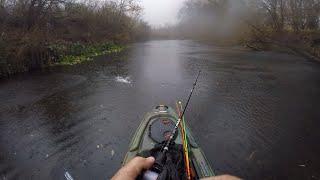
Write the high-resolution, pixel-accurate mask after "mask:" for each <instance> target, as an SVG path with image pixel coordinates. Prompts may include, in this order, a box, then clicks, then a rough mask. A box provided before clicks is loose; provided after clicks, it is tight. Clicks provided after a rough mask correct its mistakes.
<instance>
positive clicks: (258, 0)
mask: <svg viewBox="0 0 320 180" xmlns="http://www.w3.org/2000/svg"><path fill="white" fill-rule="evenodd" d="M179 20H180V21H179V24H178V25H175V26H167V27H162V28H160V29H156V30H154V31H153V35H154V36H155V37H158V38H173V37H174V38H188V39H189V38H192V39H200V40H211V41H215V42H220V43H239V42H241V43H243V44H247V45H248V46H250V47H253V48H256V49H259V48H260V47H259V46H261V45H263V44H268V43H274V44H279V45H281V44H287V45H290V44H295V45H300V46H301V47H304V48H306V49H307V50H308V51H309V52H312V53H313V54H315V55H317V56H319V57H320V54H319V47H320V29H319V28H320V0H187V1H186V2H185V3H184V5H183V7H182V8H181V10H180V13H179ZM261 48H264V47H261Z"/></svg>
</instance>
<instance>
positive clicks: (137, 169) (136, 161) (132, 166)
mask: <svg viewBox="0 0 320 180" xmlns="http://www.w3.org/2000/svg"><path fill="white" fill-rule="evenodd" d="M154 161H155V159H154V157H148V158H143V157H135V158H133V159H132V160H131V161H130V162H129V163H128V164H127V165H126V166H127V167H126V168H128V169H129V170H130V174H131V175H132V176H135V177H136V176H138V175H139V174H140V173H141V171H143V170H146V169H150V168H151V167H152V165H153V163H154Z"/></svg>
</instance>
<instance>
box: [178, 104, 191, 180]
mask: <svg viewBox="0 0 320 180" xmlns="http://www.w3.org/2000/svg"><path fill="white" fill-rule="evenodd" d="M176 106H177V112H178V115H179V116H180V115H181V111H182V103H181V101H179V102H177V103H176ZM179 127H180V134H181V139H182V145H183V155H184V162H185V172H186V177H187V179H188V180H190V179H191V169H190V161H189V148H188V147H189V146H188V136H187V130H186V125H185V119H184V117H182V121H181V123H180V125H179Z"/></svg>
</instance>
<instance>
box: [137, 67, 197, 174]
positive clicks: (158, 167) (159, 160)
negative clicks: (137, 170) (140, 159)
mask: <svg viewBox="0 0 320 180" xmlns="http://www.w3.org/2000/svg"><path fill="white" fill-rule="evenodd" d="M200 73H201V70H199V72H198V75H197V77H196V79H195V81H194V83H193V86H192V89H191V91H190V94H189V96H188V99H187V101H186V105H185V106H184V108H183V111H182V113H181V114H180V115H179V118H178V120H177V122H176V124H175V126H174V128H173V130H172V132H171V134H170V137H169V139H168V140H167V141H166V142H165V143H164V145H163V147H162V148H161V151H160V153H159V154H158V155H157V157H155V159H156V160H155V162H154V164H153V166H152V167H151V169H150V170H147V171H146V172H145V173H144V174H143V179H144V180H156V179H157V178H158V176H159V174H160V173H161V172H162V170H163V167H164V161H165V157H166V153H167V152H168V151H169V146H170V144H171V142H172V139H173V138H174V137H175V134H176V132H177V129H178V127H179V124H180V122H181V120H182V118H183V116H184V114H185V112H186V110H187V107H188V105H189V102H190V99H191V96H192V94H193V91H194V89H195V87H196V85H197V82H198V78H199V76H200Z"/></svg>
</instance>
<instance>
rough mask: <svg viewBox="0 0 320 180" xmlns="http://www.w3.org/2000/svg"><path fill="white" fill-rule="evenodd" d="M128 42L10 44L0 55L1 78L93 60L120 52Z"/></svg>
mask: <svg viewBox="0 0 320 180" xmlns="http://www.w3.org/2000/svg"><path fill="white" fill-rule="evenodd" d="M123 49H125V45H122V44H116V43H113V42H105V43H87V44H86V43H80V42H77V43H72V42H64V41H60V42H55V43H52V44H36V45H33V44H28V45H26V46H23V47H19V48H16V49H15V48H11V49H10V48H7V49H6V52H10V53H8V54H5V53H4V54H2V55H3V56H2V58H0V60H1V61H0V78H4V77H8V76H11V75H14V74H17V73H21V72H27V71H31V70H34V69H41V68H45V67H49V66H61V65H75V64H79V63H82V62H85V61H90V60H93V57H96V56H101V55H106V54H112V53H119V52H121V51H122V50H123Z"/></svg>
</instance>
